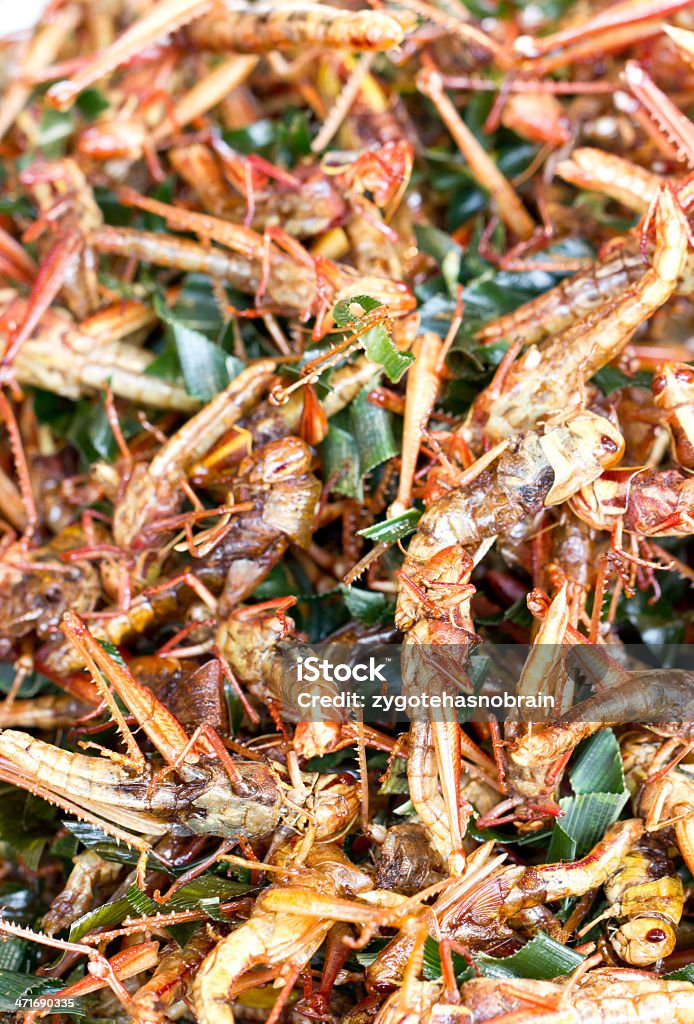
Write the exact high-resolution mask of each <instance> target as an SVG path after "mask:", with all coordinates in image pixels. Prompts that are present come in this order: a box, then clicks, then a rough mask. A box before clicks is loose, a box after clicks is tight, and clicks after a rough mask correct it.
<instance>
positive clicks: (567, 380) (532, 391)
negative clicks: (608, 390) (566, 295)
mask: <svg viewBox="0 0 694 1024" xmlns="http://www.w3.org/2000/svg"><path fill="white" fill-rule="evenodd" d="M655 221H656V239H657V240H656V249H655V252H654V255H653V265H652V267H651V268H650V269H649V270H647V271H646V272H645V273H644V274H643V276H642V278H641V280H640V281H638V282H637V283H636V284H634V285H631V287H629V288H627V289H625V291H624V292H623V294H622V295H621V296H618V297H617V298H616V299H614V300H611V301H608V302H607V303H605V304H604V305H602V306H599V307H598V308H597V309H596V310H595V313H594V314H593V315H592V316H591V317H589V318H588V319H587V320H586V319H581V320H579V321H578V322H577V323H576V325H575V326H573V327H570V328H569V329H568V330H567V331H566V332H564V333H562V334H559V336H558V337H555V338H552V339H551V340H549V341H548V342H545V343H544V344H543V345H542V346H540V347H539V348H535V347H534V346H531V347H530V348H529V349H527V350H526V351H525V352H524V354H523V355H522V356H521V357H520V358H519V359H517V360H516V362H514V363H512V364H511V365H510V366H504V368H503V371H501V372H498V373H497V378H496V380H495V381H494V382H493V383H492V384H491V385H490V386H489V388H487V390H486V391H483V392H482V394H481V395H480V396H479V397H478V398H477V399H476V401H475V403H474V406H473V408H472V410H471V412H470V415H469V417H468V421H467V423H466V425H465V428H464V430H463V433H464V436H465V438H466V440H467V441H468V443H470V444H471V445H472V447H473V449H474V450H476V451H478V450H480V447H481V441H482V438H486V439H487V440H489V441H491V442H492V443H494V442H495V441H499V440H501V439H503V438H505V437H509V436H513V434H514V433H517V432H518V431H521V430H528V429H532V428H533V427H534V426H535V425H536V424H537V423H538V422H541V421H542V420H543V419H544V418H549V417H551V416H552V415H554V414H556V412H557V410H564V409H566V408H567V407H568V408H570V407H571V406H572V405H575V406H577V407H578V408H580V407H581V406H582V405H583V404H584V390H583V389H584V382H585V381H587V380H589V379H590V377H592V376H593V374H594V373H595V372H596V371H597V370H599V369H600V368H601V367H602V366H604V365H605V363H607V362H609V361H610V360H612V359H614V358H615V356H617V355H618V354H619V352H620V351H621V350H622V348H623V347H624V345H625V344H626V343H627V342H628V341H629V339H630V338H631V336H632V335H633V333H634V331H635V330H636V328H637V327H638V326H639V324H641V323H643V321H644V320H646V319H647V318H648V317H649V316H651V315H652V314H653V313H654V312H655V311H656V310H657V309H658V307H659V306H661V305H662V304H663V303H664V302H666V301H667V299H668V298H669V297H670V296H671V295H672V293H673V292H674V290H675V288H676V286H677V282H678V280H679V278H680V275H681V273H682V270H683V268H684V262H685V257H686V253H687V246H688V235H687V224H686V219H685V217H684V214H683V213H682V211H681V209H680V208H679V206H678V205H677V203H676V202H675V199H674V197H673V195H672V193H670V192H669V191H667V190H663V191H662V192H661V193H660V195H659V197H658V199H657V202H656V207H655Z"/></svg>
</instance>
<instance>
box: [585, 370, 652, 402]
mask: <svg viewBox="0 0 694 1024" xmlns="http://www.w3.org/2000/svg"><path fill="white" fill-rule="evenodd" d="M652 380H653V374H652V373H647V372H646V371H643V370H642V371H640V372H639V373H635V374H634V375H633V376H631V377H629V376H627V374H626V373H624V372H623V371H622V370H620V369H618V368H617V367H616V366H603V367H602V369H601V370H598V371H597V373H594V374H593V376H592V378H591V381H592V382H593V383H595V384H597V385H598V387H599V388H600V390H601V391H602V393H603V394H604V395H611V394H612V392H613V391H616V390H617V389H618V388H625V387H632V388H646V389H650V386H651V381H652Z"/></svg>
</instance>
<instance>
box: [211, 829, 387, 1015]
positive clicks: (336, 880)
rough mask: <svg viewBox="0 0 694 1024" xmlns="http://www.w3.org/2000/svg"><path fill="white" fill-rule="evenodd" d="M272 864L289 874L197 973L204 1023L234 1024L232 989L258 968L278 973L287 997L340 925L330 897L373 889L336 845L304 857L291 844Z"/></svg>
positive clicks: (316, 848)
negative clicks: (316, 901)
mask: <svg viewBox="0 0 694 1024" xmlns="http://www.w3.org/2000/svg"><path fill="white" fill-rule="evenodd" d="M273 864H275V865H276V866H277V867H279V868H283V869H284V870H283V871H280V873H279V877H278V881H277V883H276V884H274V885H272V886H270V888H269V889H268V890H266V892H265V893H263V895H262V896H261V898H260V899H259V900H258V901H257V903H256V905H255V907H254V909H253V914H252V915H251V918H250V920H249V921H248V922H247V923H246V924H244V925H242V926H241V927H240V928H238V929H236V931H233V932H232V933H231V934H230V935H228V936H227V937H226V938H225V939H222V941H221V942H220V943H218V945H217V946H216V947H215V949H214V950H213V951H212V952H211V953H210V954H209V956H208V957H207V958H206V960H205V961H204V962H203V964H202V966H201V968H200V970H199V972H198V975H197V978H196V981H195V986H194V990H193V1000H194V1003H195V1009H196V1012H197V1015H198V1019H199V1020H200V1022H201V1024H212V1022H213V1021H214V1022H215V1024H216V1022H219V1021H223V1022H227V1024H233V1021H234V1014H233V1012H232V1009H231V1006H230V1003H229V992H230V989H231V987H232V984H233V983H234V982H235V981H236V980H237V979H238V978H239V977H241V976H242V975H243V974H245V973H246V972H247V971H250V970H251V969H252V968H253V967H255V966H257V965H259V964H266V965H269V966H273V967H275V968H276V976H279V977H282V978H284V979H285V982H286V985H289V988H287V987H286V985H285V991H286V992H287V994H288V993H289V991H290V990H291V987H293V985H294V983H295V981H296V979H297V977H298V975H299V972H300V971H301V969H302V968H303V967H304V965H305V964H307V963H308V961H309V960H310V959H311V957H312V956H313V954H314V953H315V952H316V950H317V949H318V948H319V947H320V946H321V945H322V943H323V941H324V939H325V937H326V936H327V934H328V932H329V931H330V929H331V928H332V926H333V924H334V921H335V920H339V914H338V915H336V917H335V918H331V917H330V916H329V902H330V897H347V896H355V895H357V894H359V893H362V892H366V891H368V890H370V889H372V887H373V883H372V879H371V877H370V876H369V875H368V874H367V873H366V872H364V871H361V870H359V869H358V868H356V867H355V866H354V865H352V864H350V862H349V861H348V860H347V858H346V857H345V856H344V854H343V853H342V851H341V850H340V849H339V847H337V846H333V845H332V844H326V845H318V846H313V847H312V848H311V849H310V850H309V851H308V852H307V853H303V852H302V846H301V843H300V842H297V841H293V842H291V841H290V842H289V843H286V844H284V845H283V846H281V847H280V848H279V849H278V850H277V851H276V853H275V856H274V858H273ZM294 865H296V866H294ZM313 893H320V895H321V896H322V897H323V900H324V901H325V905H326V910H327V913H325V912H324V911H323V910H322V909H321V910H312V908H311V896H312V894H313Z"/></svg>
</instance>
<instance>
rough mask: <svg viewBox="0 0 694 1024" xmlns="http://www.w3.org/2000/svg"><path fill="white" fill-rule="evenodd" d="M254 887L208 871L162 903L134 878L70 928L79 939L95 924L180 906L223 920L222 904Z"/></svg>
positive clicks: (118, 921)
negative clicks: (119, 894) (117, 896)
mask: <svg viewBox="0 0 694 1024" xmlns="http://www.w3.org/2000/svg"><path fill="white" fill-rule="evenodd" d="M252 891H254V887H253V886H251V885H247V884H246V883H244V882H237V881H236V880H235V879H233V878H221V877H220V876H218V875H212V874H206V875H201V877H200V878H195V879H193V881H192V882H188V883H187V884H186V885H183V886H181V888H180V889H179V890H178V891H177V892H175V893H174V894H173V896H172V897H171V899H170V900H167V902H166V903H164V904H162V903H157V902H156V900H153V899H152V898H151V897H150V896H148V895H147V894H146V893H144V892H142V890H141V889H140V888H139V886H138V885H137V883H136V882H133V884H132V885H131V886H130V888H129V889H128V891H127V893H126V894H125V896H122V897H121V898H120V899H118V900H114V901H113V902H111V903H105V904H104V905H103V906H101V907H96V908H95V909H94V910H90V911H89V912H88V913H86V914H83V915H82V917H80V918H79V919H78V920H77V921H74V922H73V925H72V927H71V929H70V941H71V942H77V941H78V940H79V939H80V938H81V937H82V936H83V935H86V934H87V932H91V931H94V929H96V928H104V927H106V928H111V927H113V926H114V925H119V924H122V923H123V921H124V920H125V919H126V917H155V916H156V915H157V914H161V913H171V912H173V911H179V910H204V911H205V912H206V913H207V914H209V915H210V917H215V918H219V919H221V920H224V916H223V915H220V914H219V906H220V904H221V903H225V902H226V901H227V900H230V899H234V898H235V897H237V896H244V895H245V894H246V893H248V892H252Z"/></svg>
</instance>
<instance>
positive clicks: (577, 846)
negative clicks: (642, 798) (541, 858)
mask: <svg viewBox="0 0 694 1024" xmlns="http://www.w3.org/2000/svg"><path fill="white" fill-rule="evenodd" d="M628 799H629V794H628V793H626V792H624V793H580V794H579V795H578V796H569V797H562V798H561V800H560V801H559V806H560V807H561V808H562V810H563V811H564V814H565V816H564V817H563V818H561V819H560V820H558V821H556V822H555V825H554V828H555V830H558V831H559V832H562V833H564V836H566V837H568V839H569V840H571V842H572V843H573V850H572V851H571V853H570V854H569V856H570V857H572V858H579V859H580V858H581V857H585V855H586V854H587V853H588V852H589V850H591V849H592V848H593V847H594V846H595V844H596V843H597V842H598V841H599V840H600V839H602V837H603V836H604V835H605V832H606V831H607V829H608V828H609V826H610V825H613V824H614V823H615V821H617V819H618V818H619V815H620V814H621V812H622V809H623V808H624V805H625V804H626V802H627V800H628ZM562 838H563V837H558V839H557V842H558V843H559V842H560V840H561V839H562ZM550 850H551V852H552V853H553V854H555V853H556V850H555V848H554V836H553V837H552V844H551V846H550Z"/></svg>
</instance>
